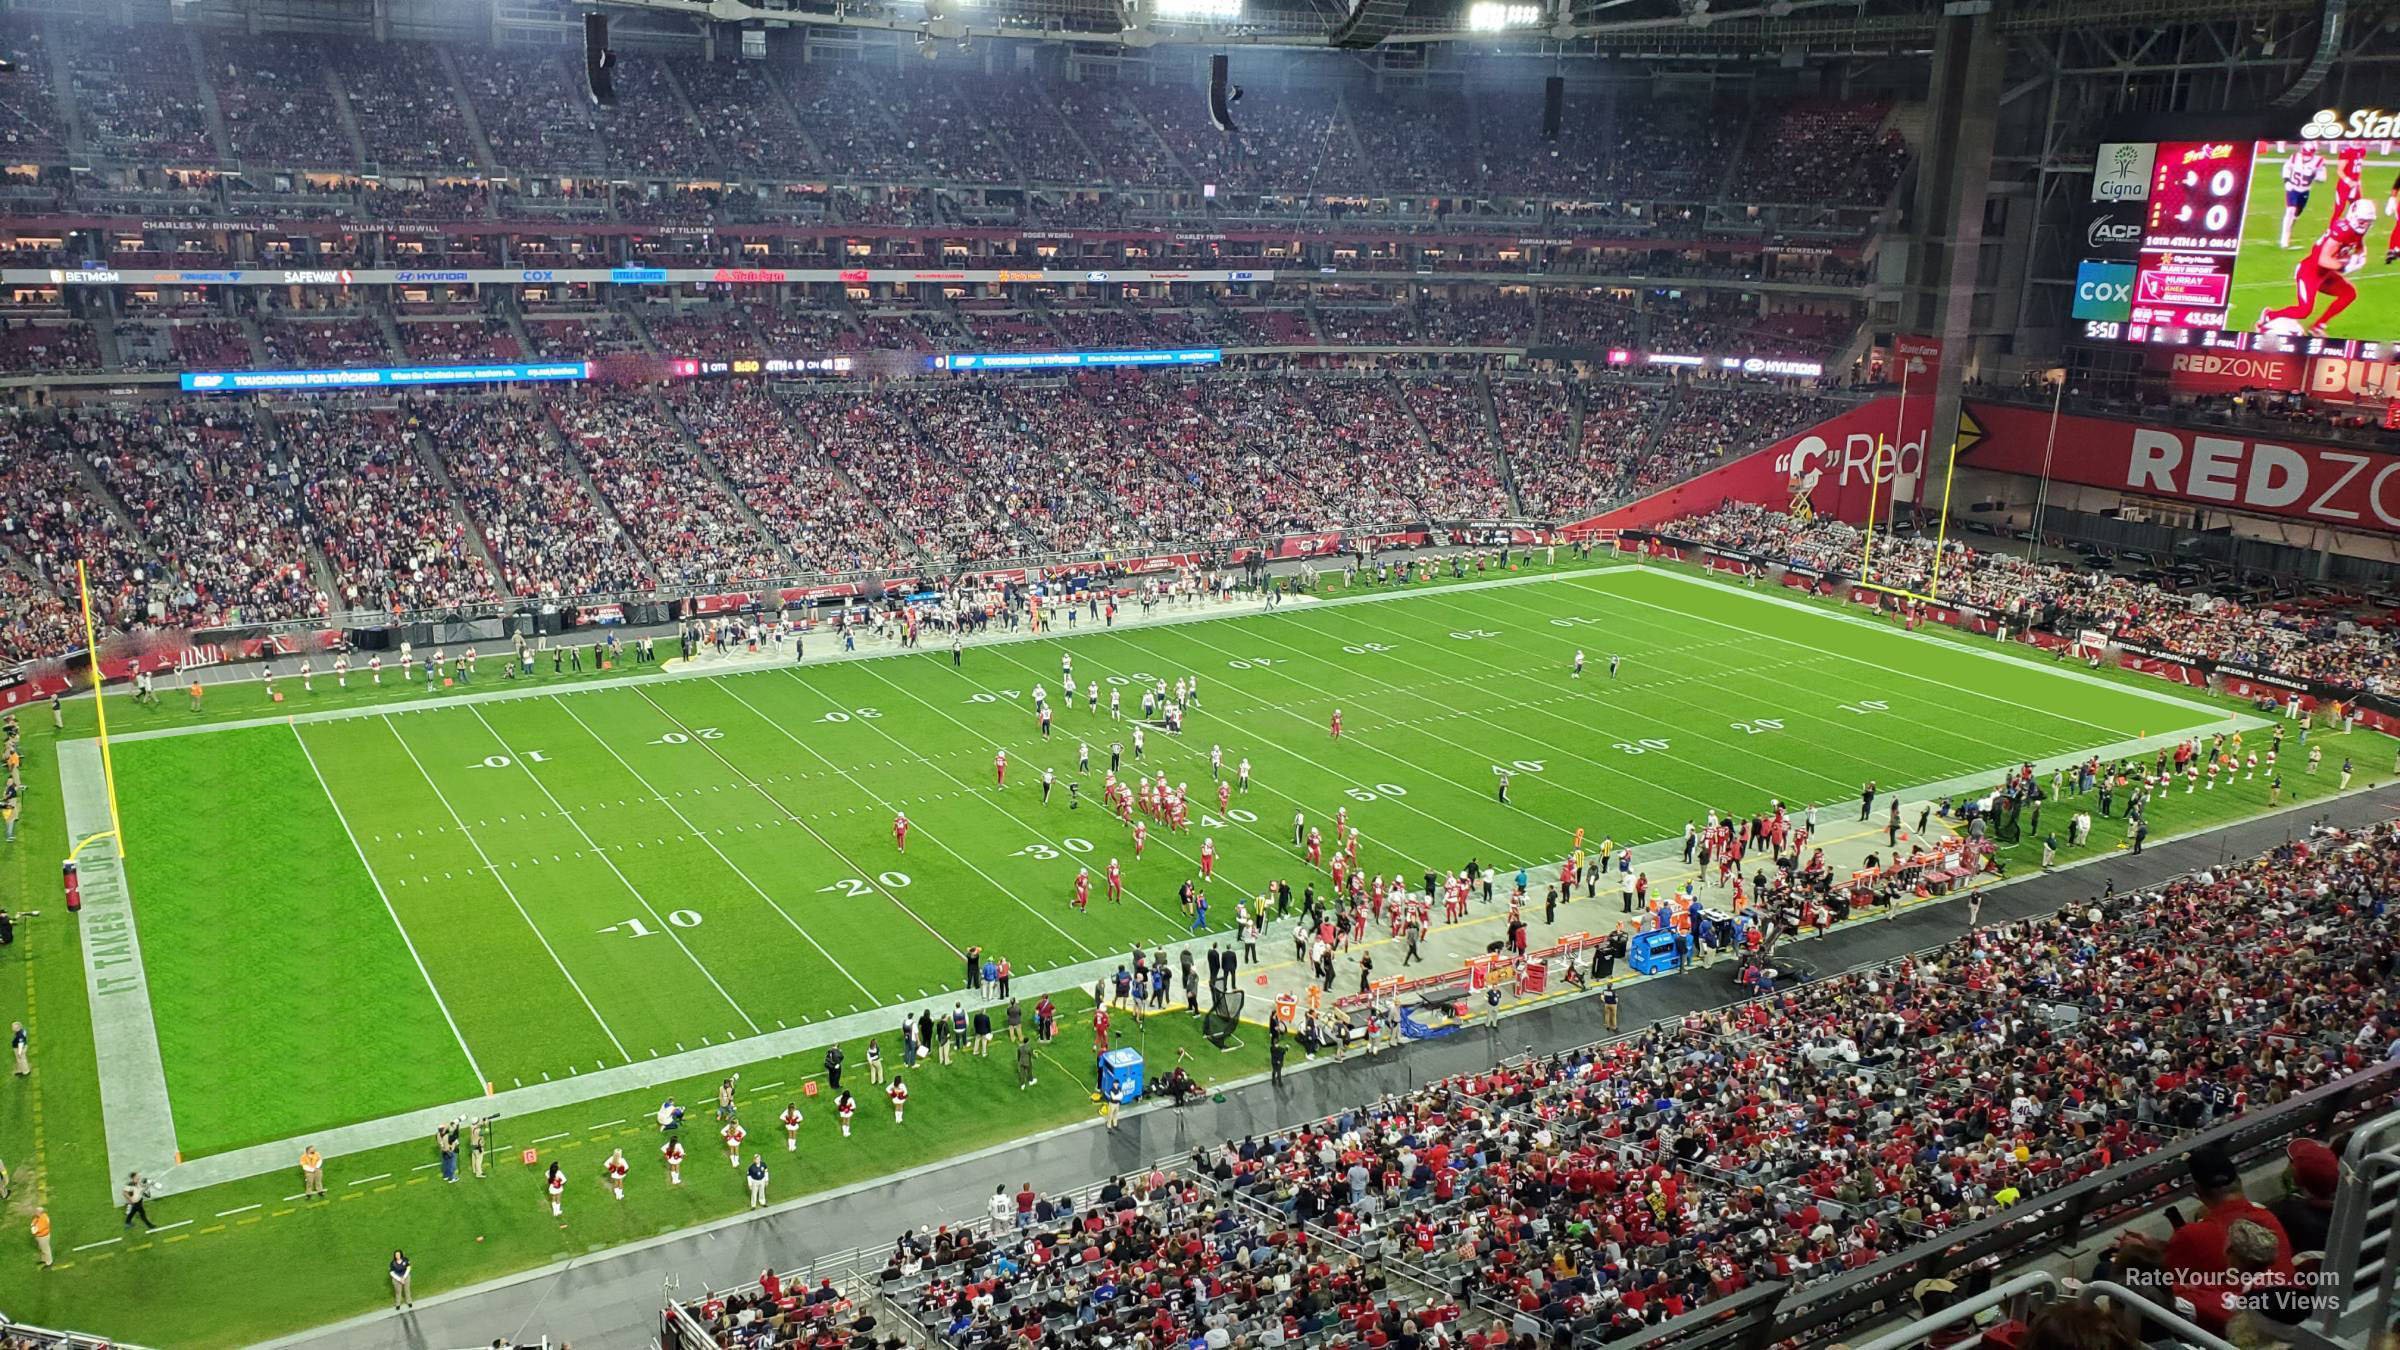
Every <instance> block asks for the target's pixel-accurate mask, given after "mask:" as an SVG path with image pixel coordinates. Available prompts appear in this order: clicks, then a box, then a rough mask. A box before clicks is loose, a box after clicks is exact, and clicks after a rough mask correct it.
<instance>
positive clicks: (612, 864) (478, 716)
mask: <svg viewBox="0 0 2400 1350" xmlns="http://www.w3.org/2000/svg"><path fill="white" fill-rule="evenodd" d="M468 711H470V712H472V713H474V714H475V720H476V721H478V722H481V723H482V724H483V729H484V730H485V731H487V732H489V733H490V734H491V737H492V740H493V742H494V743H495V744H497V745H498V746H499V747H500V750H501V752H502V753H503V754H506V755H507V756H508V757H509V760H510V762H512V763H514V764H515V765H516V766H517V768H518V769H519V770H520V771H522V772H523V773H524V775H525V778H526V781H527V782H530V783H532V784H533V786H534V788H535V789H536V790H537V791H539V792H540V793H541V794H542V795H543V796H544V797H547V798H549V799H550V804H551V805H552V806H554V807H557V808H558V812H559V814H560V815H562V816H565V817H566V818H567V824H568V826H569V827H571V828H572V829H573V830H574V831H575V833H577V834H579V835H582V836H583V842H584V843H586V844H588V845H590V846H591V848H592V850H593V852H594V854H595V855H596V856H597V857H598V858H599V859H600V863H601V865H602V866H604V867H606V868H607V869H608V870H609V872H610V874H611V875H613V876H615V877H616V879H617V882H618V884H620V885H622V886H623V887H624V888H625V893H626V894H627V895H630V896H632V897H633V899H634V903H636V904H638V905H640V906H641V907H642V908H643V909H644V910H645V911H647V912H648V913H649V915H650V917H651V918H652V919H653V920H655V921H656V922H657V924H658V926H659V930H660V931H662V932H664V933H665V934H666V935H667V937H668V939H669V940H670V941H672V942H673V943H674V944H675V946H676V949H677V950H679V951H681V952H682V953H683V954H684V956H685V957H686V958H688V959H689V960H690V961H691V963H692V967H693V968H694V969H696V970H698V971H699V972H700V976H701V978H702V979H705V980H707V981H708V983H709V987H710V988H712V989H714V990H716V991H717V996H718V997H719V998H722V999H724V1000H725V1004H726V1006H727V1007H729V1008H732V1009H733V1012H734V1015H735V1016H736V1017H739V1018H741V1019H742V1020H743V1021H744V1022H749V1023H750V1029H751V1030H752V1031H757V1030H758V1023H756V1022H751V1021H750V1014H749V1013H747V1012H744V1011H742V1005H741V1004H739V1003H736V1002H734V1001H733V995H731V994H729V993H727V992H725V986H724V985H722V984H719V983H717V976H716V972H715V971H712V970H710V969H709V968H708V965H707V963H706V962H704V961H702V960H701V959H700V957H699V955H698V954H697V953H695V952H694V951H693V950H692V949H691V948H690V947H689V946H686V945H685V944H684V940H683V934H682V933H681V932H680V931H678V930H677V928H676V926H675V925H674V924H671V923H668V922H667V919H666V916H665V915H663V914H661V913H659V912H658V910H657V909H655V908H654V907H652V905H651V904H650V897H648V896H646V895H644V894H642V892H641V888H640V887H638V886H636V885H634V884H633V879H632V878H631V877H628V876H626V875H625V873H624V872H622V871H620V870H619V869H618V867H617V864H616V860H615V859H613V858H611V857H609V856H608V851H607V850H606V849H603V848H601V847H600V841H599V840H597V839H594V838H592V836H591V835H589V834H586V833H585V832H584V828H583V822H582V821H579V820H577V819H575V817H574V816H573V815H572V814H570V813H569V812H568V811H567V807H566V803H564V802H561V801H560V800H559V799H558V796H557V794H555V793H553V792H551V791H550V785H549V784H547V783H545V782H543V781H542V778H541V775H540V774H537V773H535V772H534V771H533V768H532V766H531V765H529V764H527V763H526V762H525V757H524V756H523V755H521V754H519V753H518V752H517V750H516V748H515V747H513V746H511V745H510V744H509V743H508V740H507V738H505V737H503V736H502V735H501V734H500V729H499V728H497V727H495V726H493V725H492V724H491V721H490V719H488V718H486V717H485V716H484V715H483V709H481V708H478V707H474V706H473V705H469V707H468ZM584 729H585V730H586V731H589V730H590V728H589V727H586V728H584ZM623 1050H624V1047H622V1046H619V1047H618V1051H619V1053H623ZM626 1058H627V1059H631V1058H632V1056H631V1055H627V1056H626Z"/></svg>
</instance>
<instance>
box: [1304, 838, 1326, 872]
mask: <svg viewBox="0 0 2400 1350" xmlns="http://www.w3.org/2000/svg"><path fill="white" fill-rule="evenodd" d="M1324 857H1325V842H1324V839H1323V838H1322V837H1321V836H1319V835H1318V833H1317V832H1316V831H1315V830H1314V829H1311V830H1310V831H1309V832H1308V865H1309V866H1311V867H1314V866H1316V865H1317V864H1318V863H1319V862H1322V861H1323V860H1324Z"/></svg>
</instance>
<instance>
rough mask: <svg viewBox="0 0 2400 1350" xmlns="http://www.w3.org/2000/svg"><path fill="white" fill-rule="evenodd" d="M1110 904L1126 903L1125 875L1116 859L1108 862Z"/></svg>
mask: <svg viewBox="0 0 2400 1350" xmlns="http://www.w3.org/2000/svg"><path fill="white" fill-rule="evenodd" d="M1108 902H1109V903H1110V904H1112V905H1121V904H1124V903H1125V873H1124V872H1123V870H1121V869H1120V868H1119V867H1118V866H1117V860H1116V859H1114V858H1111V859H1109V860H1108Z"/></svg>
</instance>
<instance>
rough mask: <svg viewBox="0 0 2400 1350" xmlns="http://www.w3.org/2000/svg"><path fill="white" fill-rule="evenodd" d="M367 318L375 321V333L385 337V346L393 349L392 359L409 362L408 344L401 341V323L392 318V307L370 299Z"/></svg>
mask: <svg viewBox="0 0 2400 1350" xmlns="http://www.w3.org/2000/svg"><path fill="white" fill-rule="evenodd" d="M367 317H368V318H369V319H372V320H374V322H375V331H376V332H378V333H380V334H382V335H383V345H384V346H386V347H388V348H390V349H391V353H392V359H393V360H395V361H405V360H407V359H408V344H407V343H405V342H403V341H401V340H400V323H399V321H398V320H396V319H394V318H393V317H392V307H391V306H390V305H387V304H384V303H383V302H381V301H379V300H376V299H374V298H372V297H370V298H369V299H368V300H367Z"/></svg>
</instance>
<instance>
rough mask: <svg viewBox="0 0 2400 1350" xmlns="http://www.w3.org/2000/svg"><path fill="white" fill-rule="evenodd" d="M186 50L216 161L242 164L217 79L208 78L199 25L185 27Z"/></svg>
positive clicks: (194, 89) (206, 61) (195, 90)
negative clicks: (235, 152) (234, 148)
mask: <svg viewBox="0 0 2400 1350" xmlns="http://www.w3.org/2000/svg"><path fill="white" fill-rule="evenodd" d="M183 51H184V55H185V57H186V58H187V59H188V61H189V62H190V72H191V77H192V85H193V92H194V94H195V95H196V96H197V97H198V98H199V100H200V107H201V108H202V109H203V110H204V111H205V112H207V114H208V136H209V139H210V140H212V141H214V142H216V146H217V162H218V163H220V164H233V165H239V164H240V162H241V161H239V160H237V159H235V158H234V154H233V132H232V131H231V130H230V129H228V128H227V127H226V125H225V107H224V105H223V104H221V103H219V102H217V84H216V81H214V80H211V79H209V78H208V56H207V54H206V53H205V52H203V51H202V50H201V49H200V29H199V28H198V27H197V26H191V27H186V28H185V29H184V30H183Z"/></svg>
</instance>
